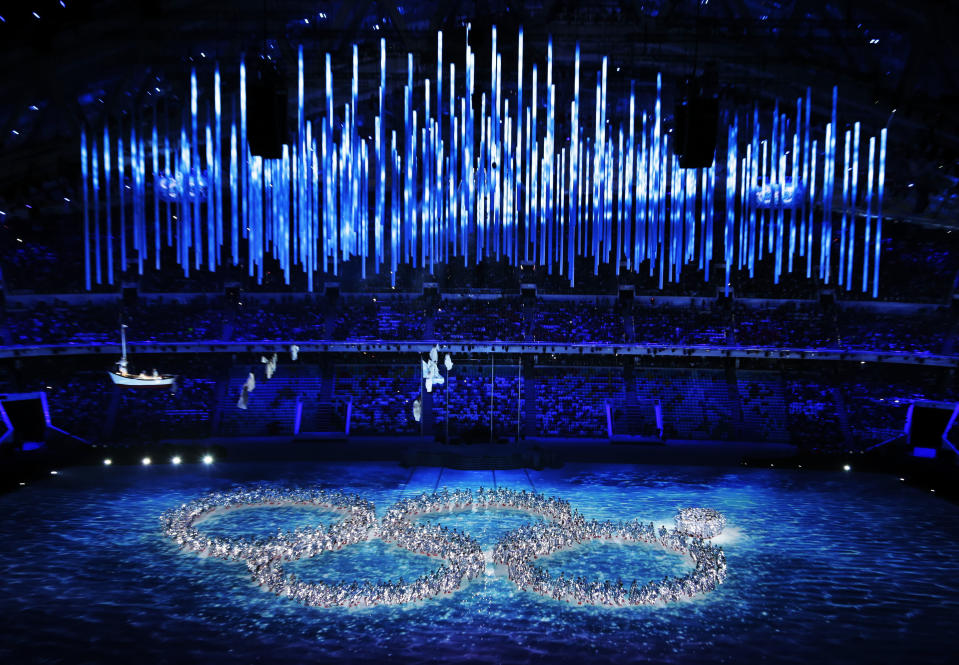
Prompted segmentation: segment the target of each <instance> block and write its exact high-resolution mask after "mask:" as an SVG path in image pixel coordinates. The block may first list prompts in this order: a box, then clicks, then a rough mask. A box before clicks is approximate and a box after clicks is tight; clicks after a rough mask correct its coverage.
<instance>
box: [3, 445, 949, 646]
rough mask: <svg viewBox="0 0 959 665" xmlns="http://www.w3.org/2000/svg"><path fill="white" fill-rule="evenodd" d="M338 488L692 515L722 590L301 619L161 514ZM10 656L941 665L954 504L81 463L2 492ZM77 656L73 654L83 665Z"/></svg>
mask: <svg viewBox="0 0 959 665" xmlns="http://www.w3.org/2000/svg"><path fill="white" fill-rule="evenodd" d="M263 484H265V485H267V486H271V487H277V488H280V487H294V486H298V487H324V488H341V489H345V490H349V491H352V492H356V493H358V494H359V495H360V496H362V497H364V498H366V499H369V500H370V501H373V502H374V503H375V505H376V509H377V515H378V516H381V515H382V514H383V513H384V512H385V510H386V509H387V508H388V507H389V506H390V505H391V504H393V503H394V502H395V501H397V500H398V499H400V498H405V497H413V496H416V495H419V494H421V493H423V492H433V491H434V490H442V488H443V487H448V488H450V489H457V488H472V489H473V490H474V491H475V490H477V489H478V488H479V487H480V486H483V487H487V488H492V487H508V488H512V489H516V490H527V491H528V492H534V491H535V492H540V493H544V494H546V495H551V496H557V497H562V498H564V499H567V500H569V501H570V502H571V504H572V506H573V507H574V508H576V509H578V510H579V511H580V512H582V513H583V515H584V516H585V517H586V518H588V519H592V518H595V519H600V520H616V521H618V520H633V519H641V520H644V521H647V522H650V521H651V522H654V523H655V524H657V525H659V524H663V525H667V526H671V525H672V521H673V516H674V515H675V514H676V512H677V509H678V508H680V507H683V506H706V507H711V508H716V509H718V510H720V511H721V512H722V513H723V514H725V516H726V518H727V527H726V530H725V531H724V532H723V533H722V534H721V535H720V536H718V537H717V539H716V542H717V543H718V544H721V545H722V547H723V548H724V550H725V552H726V556H727V560H728V566H729V568H728V572H729V575H728V579H727V581H726V582H725V583H724V584H722V585H721V586H719V587H718V588H717V589H716V590H715V591H713V592H711V593H708V594H705V595H701V596H698V597H695V598H694V599H692V600H688V601H681V602H677V603H672V604H669V605H665V606H654V607H625V608H604V607H580V606H575V605H572V606H571V605H570V604H567V603H565V602H560V601H555V600H552V599H549V598H545V597H543V596H540V595H537V594H534V593H531V592H529V591H521V590H519V589H518V588H517V587H516V586H515V585H514V584H513V583H512V582H510V581H509V580H508V579H507V578H506V577H505V575H503V574H502V571H498V570H497V569H496V568H495V567H493V566H489V567H488V568H487V571H486V573H485V574H484V575H483V576H482V577H481V578H479V579H477V580H474V581H472V582H470V583H469V584H468V585H466V586H464V587H463V588H462V589H460V590H459V591H458V592H456V593H454V594H451V595H445V596H441V597H439V598H435V599H432V600H427V601H424V602H419V603H415V604H410V605H394V606H381V607H373V608H365V609H343V608H330V609H322V608H312V607H304V606H302V605H300V604H298V603H296V602H294V601H292V600H290V599H288V598H278V597H276V596H274V595H273V594H271V593H268V592H266V591H264V590H262V589H261V588H259V587H257V586H256V585H254V584H253V583H252V582H251V580H250V576H249V573H248V572H247V569H246V566H245V565H244V564H243V563H240V562H228V561H223V560H219V559H215V558H208V557H201V556H198V555H196V554H193V553H189V552H184V551H182V550H180V549H179V548H178V547H177V546H176V545H175V544H174V543H173V542H171V541H170V540H168V539H167V538H166V537H165V536H164V535H163V533H162V532H161V529H160V515H161V514H162V513H163V512H164V511H166V510H169V509H171V508H174V507H177V506H179V505H180V504H181V503H183V502H185V501H189V500H191V499H193V498H197V497H200V496H203V495H204V494H206V493H207V492H210V491H212V490H227V489H230V488H233V487H236V486H238V485H239V486H252V485H263ZM0 511H2V513H3V515H4V519H3V520H2V522H0V571H2V574H3V579H4V590H5V593H4V594H3V596H2V598H0V611H2V613H3V615H4V617H5V621H4V623H3V627H2V628H0V637H2V639H0V658H3V660H4V661H5V662H18V661H26V662H36V661H38V660H68V661H70V662H113V661H114V660H116V659H117V658H118V657H119V658H121V659H123V657H124V656H125V655H129V656H133V655H134V654H136V655H138V656H140V657H142V658H144V659H145V661H146V662H168V661H169V662H173V661H174V660H175V661H176V662H201V661H202V662H207V663H209V662H238V663H240V662H242V663H250V662H281V661H283V662H306V661H314V662H322V661H325V660H330V659H333V658H336V659H337V660H338V661H341V662H342V661H355V662H373V661H382V660H383V659H386V658H401V659H402V660H404V661H410V662H433V661H437V660H444V661H448V662H468V661H475V660H477V659H483V660H486V661H491V662H506V663H524V662H541V661H551V662H557V661H577V662H587V661H590V660H603V661H609V662H635V661H648V662H669V663H693V662H703V661H706V660H708V661H717V662H719V661H729V662H754V661H759V660H767V661H773V662H796V663H808V662H813V661H815V660H820V661H822V662H830V663H852V662H857V663H858V662H905V661H907V660H914V661H916V662H945V661H947V660H948V659H949V658H948V656H947V654H948V653H949V652H950V651H951V650H952V649H953V648H954V647H955V638H954V631H953V623H954V619H955V615H956V612H957V610H959V560H957V559H956V557H955V556H954V555H953V546H954V543H955V542H956V541H957V539H959V514H957V512H956V510H955V506H953V505H951V504H949V503H946V502H943V501H940V500H938V499H937V498H936V497H935V496H933V495H930V494H929V493H926V492H921V491H919V490H917V489H914V488H910V487H906V486H904V485H902V484H900V483H899V482H898V481H897V479H896V478H893V477H889V476H886V475H873V474H865V473H842V472H809V471H803V472H797V471H785V470H771V469H745V468H736V467H703V466H699V467H691V466H668V465H642V466H638V465H611V464H603V465H600V464H567V465H566V466H564V467H563V468H562V469H546V470H542V471H535V470H524V469H518V470H509V471H506V470H504V471H456V470H451V469H448V468H445V469H441V468H436V467H415V468H403V467H401V466H400V465H397V464H395V463H356V462H351V463H335V462H298V463H273V464H266V463H262V462H257V463H252V462H249V463H247V462H231V463H223V462H216V463H214V464H213V465H211V466H209V467H203V466H201V465H184V466H182V467H172V466H169V465H153V466H150V467H142V466H136V467H134V466H127V467H123V466H112V467H76V468H71V469H66V470H63V471H61V472H60V473H59V474H58V475H57V476H51V477H50V478H49V479H48V480H45V481H43V482H40V483H35V484H32V485H30V486H29V487H26V488H24V489H23V491H20V492H16V493H11V494H7V495H4V496H0ZM330 519H333V516H332V515H330V514H329V513H326V512H324V511H317V510H315V509H310V508H305V507H304V508H296V507H282V508H281V507H275V508H269V507H266V508H259V509H251V510H246V511H236V512H235V513H234V514H228V515H224V516H222V517H217V518H215V519H210V520H208V521H207V522H206V523H205V524H202V525H201V527H200V528H201V529H203V530H205V531H206V532H207V533H209V534H211V535H227V536H230V535H246V536H259V537H268V536H270V535H273V534H275V533H276V531H277V529H284V530H287V529H293V528H295V527H298V526H300V527H302V526H307V525H310V524H316V523H318V522H324V521H326V520H330ZM423 519H428V520H430V521H433V522H437V523H440V524H443V525H446V526H448V527H452V528H456V529H459V530H462V531H465V532H467V533H469V534H470V535H471V536H473V537H474V538H476V539H477V540H478V541H479V542H480V544H481V545H482V547H483V550H484V552H488V551H489V550H490V549H491V548H492V547H493V545H494V544H495V543H496V542H497V541H498V540H500V539H501V538H502V537H503V536H504V535H505V534H506V533H507V532H509V531H511V530H513V529H515V528H517V527H518V526H520V525H521V524H523V523H525V522H528V521H531V520H533V519H535V518H531V517H530V516H529V515H524V514H520V513H516V512H508V511H491V510H476V511H468V512H453V513H449V514H446V515H442V516H435V515H434V516H428V517H425V518H423ZM539 563H540V564H541V565H545V566H548V568H549V569H550V571H552V572H553V573H554V574H560V573H564V574H566V575H567V576H582V577H584V578H587V579H595V580H606V579H609V580H613V581H615V580H618V579H622V580H623V581H624V583H625V584H627V585H628V584H629V583H630V582H631V581H632V580H633V579H638V580H639V582H640V583H641V584H642V583H644V582H646V581H649V580H651V579H662V578H663V577H664V576H672V575H680V574H683V572H684V571H686V570H688V569H689V568H690V564H689V562H688V561H687V560H685V559H684V558H683V557H680V556H679V555H676V554H672V553H669V552H665V551H663V550H661V549H658V548H653V547H648V546H644V545H638V544H630V545H624V544H614V543H602V542H599V543H597V542H594V543H588V544H584V545H582V546H580V547H577V548H575V549H572V550H567V551H565V552H559V553H556V554H553V555H550V556H549V557H547V558H546V559H543V560H541V561H540V562H539ZM439 565H440V562H439V561H438V560H437V559H435V558H429V557H426V556H423V555H417V554H413V553H410V552H408V551H405V550H401V549H399V548H397V547H394V546H391V545H387V544H385V543H383V542H380V541H375V540H374V541H369V542H365V543H360V544H357V545H353V546H350V547H347V548H345V549H343V550H340V551H337V552H327V553H324V554H321V555H318V556H315V557H312V558H307V559H302V560H300V561H296V562H293V563H291V564H289V565H288V567H289V570H290V571H291V572H295V573H296V574H297V575H298V576H299V577H300V578H301V579H303V580H306V581H311V580H320V579H324V580H330V579H336V580H350V579H355V580H358V581H362V580H364V579H375V580H387V579H392V580H397V579H398V578H399V577H401V576H402V577H405V578H411V577H416V576H417V575H421V574H423V573H424V572H428V571H429V570H431V569H434V568H436V567H437V566H439ZM78 654H83V655H82V657H79V658H78Z"/></svg>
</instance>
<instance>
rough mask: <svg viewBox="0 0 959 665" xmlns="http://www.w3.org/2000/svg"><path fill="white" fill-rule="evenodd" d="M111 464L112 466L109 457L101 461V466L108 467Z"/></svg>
mask: <svg viewBox="0 0 959 665" xmlns="http://www.w3.org/2000/svg"><path fill="white" fill-rule="evenodd" d="M111 464H113V460H112V459H110V458H109V457H108V458H106V459H105V460H103V466H110V465H111Z"/></svg>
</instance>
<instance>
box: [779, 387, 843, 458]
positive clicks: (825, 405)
mask: <svg viewBox="0 0 959 665" xmlns="http://www.w3.org/2000/svg"><path fill="white" fill-rule="evenodd" d="M786 401H787V407H788V410H787V412H786V415H787V422H788V424H789V434H790V439H791V441H792V442H793V443H795V444H796V445H799V446H801V447H803V448H805V449H812V450H818V451H832V452H835V451H841V450H843V448H844V445H843V444H844V443H845V441H844V437H843V433H842V425H841V422H840V420H839V408H840V407H839V405H837V404H836V397H835V388H834V387H833V386H830V385H828V384H827V383H825V382H821V381H817V380H814V379H812V378H805V377H804V378H797V379H794V380H787V381H786Z"/></svg>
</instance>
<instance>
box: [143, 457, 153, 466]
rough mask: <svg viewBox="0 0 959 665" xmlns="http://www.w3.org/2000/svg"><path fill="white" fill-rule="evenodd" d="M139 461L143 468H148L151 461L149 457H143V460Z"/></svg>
mask: <svg viewBox="0 0 959 665" xmlns="http://www.w3.org/2000/svg"><path fill="white" fill-rule="evenodd" d="M140 461H141V463H142V464H143V466H150V462H151V461H152V460H151V459H150V458H149V457H144V458H143V459H142V460H140Z"/></svg>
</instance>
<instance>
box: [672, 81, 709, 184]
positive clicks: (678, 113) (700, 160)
mask: <svg viewBox="0 0 959 665" xmlns="http://www.w3.org/2000/svg"><path fill="white" fill-rule="evenodd" d="M675 118H676V120H675V121H676V124H675V127H674V129H673V133H674V135H675V137H676V138H675V141H674V143H673V146H674V150H673V152H675V153H676V155H677V156H678V157H679V165H680V167H682V168H684V169H704V168H708V167H710V166H712V163H713V159H714V157H715V155H716V132H717V127H718V126H719V100H718V99H717V98H716V97H713V96H710V95H695V96H689V97H684V98H683V99H681V100H680V101H679V102H678V103H677V104H676V109H675Z"/></svg>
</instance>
